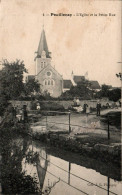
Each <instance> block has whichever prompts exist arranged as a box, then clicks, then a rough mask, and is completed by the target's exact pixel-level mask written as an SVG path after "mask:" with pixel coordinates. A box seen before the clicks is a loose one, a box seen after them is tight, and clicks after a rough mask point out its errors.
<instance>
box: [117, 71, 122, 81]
mask: <svg viewBox="0 0 122 195" xmlns="http://www.w3.org/2000/svg"><path fill="white" fill-rule="evenodd" d="M116 76H117V77H118V78H120V80H122V73H121V72H119V73H118V74H116Z"/></svg>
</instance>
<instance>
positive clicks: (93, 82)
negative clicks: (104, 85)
mask: <svg viewBox="0 0 122 195" xmlns="http://www.w3.org/2000/svg"><path fill="white" fill-rule="evenodd" d="M90 83H91V88H92V89H100V85H99V83H98V81H90Z"/></svg>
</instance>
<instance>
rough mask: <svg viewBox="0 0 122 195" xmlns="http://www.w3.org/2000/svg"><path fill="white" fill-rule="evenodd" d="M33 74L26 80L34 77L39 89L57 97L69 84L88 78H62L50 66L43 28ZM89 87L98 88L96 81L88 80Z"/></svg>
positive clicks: (49, 53) (74, 76)
mask: <svg viewBox="0 0 122 195" xmlns="http://www.w3.org/2000/svg"><path fill="white" fill-rule="evenodd" d="M35 64H36V65H35V66H36V67H35V68H36V74H35V75H28V76H27V78H26V81H28V80H30V79H33V78H35V79H36V80H38V82H39V83H40V88H41V91H42V92H43V93H44V92H47V93H50V95H51V96H52V97H59V96H60V95H61V94H62V93H63V92H65V91H68V90H70V88H71V86H77V84H78V82H80V81H82V80H85V79H87V80H88V78H87V77H86V76H81V75H74V74H73V71H72V73H71V78H70V79H68V80H63V77H62V75H61V74H60V73H59V72H58V71H57V70H56V69H55V68H54V67H53V66H52V57H51V52H49V49H48V44H47V40H46V35H45V30H44V28H43V29H42V33H41V38H40V41H39V45H38V49H37V52H36V57H35ZM90 83H91V89H92V90H94V91H99V90H100V85H99V83H98V81H90Z"/></svg>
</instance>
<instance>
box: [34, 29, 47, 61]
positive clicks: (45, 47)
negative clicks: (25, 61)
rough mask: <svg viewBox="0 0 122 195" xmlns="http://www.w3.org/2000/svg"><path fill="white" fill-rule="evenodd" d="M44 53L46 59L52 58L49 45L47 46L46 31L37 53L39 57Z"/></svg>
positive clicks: (42, 35) (42, 34)
mask: <svg viewBox="0 0 122 195" xmlns="http://www.w3.org/2000/svg"><path fill="white" fill-rule="evenodd" d="M42 51H45V52H46V57H47V58H50V56H49V54H50V52H49V50H48V45H47V40H46V35H45V31H44V29H43V30H42V33H41V38H40V42H39V46H38V51H37V56H38V57H41V54H42Z"/></svg>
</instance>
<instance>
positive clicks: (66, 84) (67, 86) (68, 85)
mask: <svg viewBox="0 0 122 195" xmlns="http://www.w3.org/2000/svg"><path fill="white" fill-rule="evenodd" d="M71 86H72V82H71V80H63V88H65V89H70V88H71Z"/></svg>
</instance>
